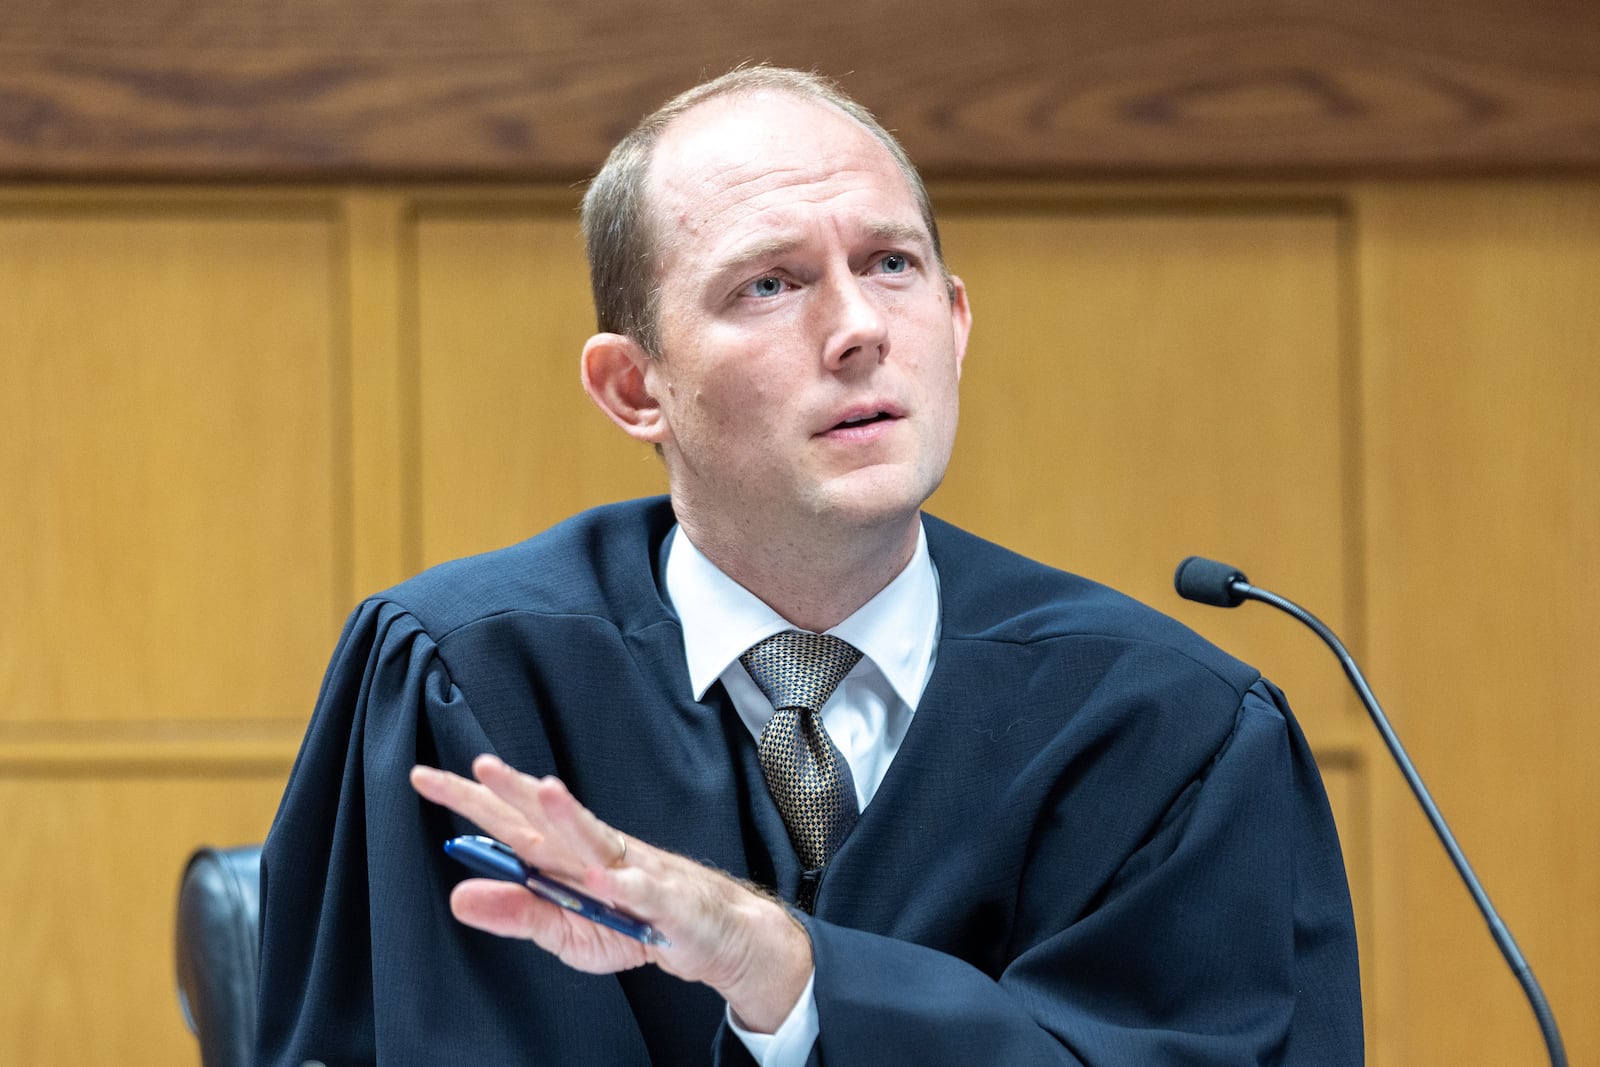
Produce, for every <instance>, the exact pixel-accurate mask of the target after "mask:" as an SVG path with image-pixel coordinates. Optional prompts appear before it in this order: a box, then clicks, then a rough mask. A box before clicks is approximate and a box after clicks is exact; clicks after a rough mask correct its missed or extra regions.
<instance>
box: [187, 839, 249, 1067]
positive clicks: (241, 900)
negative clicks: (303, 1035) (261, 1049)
mask: <svg viewBox="0 0 1600 1067" xmlns="http://www.w3.org/2000/svg"><path fill="white" fill-rule="evenodd" d="M260 916H261V846H260V845H242V846H240V847H238V848H201V849H196V850H195V852H194V854H193V855H191V856H190V857H189V863H188V865H187V866H186V867H185V868H184V872H183V882H182V883H181V884H180V886H179V887H178V921H177V949H178V1004H179V1005H180V1006H181V1007H182V1008H183V1018H184V1021H185V1022H187V1023H188V1024H189V1029H190V1030H191V1031H192V1032H193V1033H194V1034H195V1036H196V1037H198V1038H199V1039H200V1062H201V1063H202V1064H204V1065H205V1067H248V1064H249V1063H250V1056H251V1052H252V1050H253V1049H254V1046H255V1034H256V987H257V974H256V971H257V967H258V965H259V963H260V959H259V954H260V945H259V941H258V938H257V933H258V930H259V928H260Z"/></svg>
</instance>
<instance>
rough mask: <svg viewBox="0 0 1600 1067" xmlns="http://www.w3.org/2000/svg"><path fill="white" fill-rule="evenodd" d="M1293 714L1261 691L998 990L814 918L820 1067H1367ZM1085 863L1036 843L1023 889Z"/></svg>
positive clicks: (1065, 846)
mask: <svg viewBox="0 0 1600 1067" xmlns="http://www.w3.org/2000/svg"><path fill="white" fill-rule="evenodd" d="M1281 700H1282V697H1281V695H1280V694H1278V693H1277V691H1276V690H1275V689H1273V688H1272V687H1271V686H1269V685H1268V684H1266V683H1265V682H1258V683H1257V684H1256V685H1255V686H1254V687H1253V688H1251V689H1250V690H1249V691H1248V693H1247V694H1246V696H1245V697H1244V699H1243V701H1242V702H1241V704H1240V706H1239V709H1238V712H1237V717H1236V722H1235V725H1234V729H1233V731H1232V732H1231V734H1230V735H1229V736H1228V738H1227V740H1226V742H1225V743H1224V744H1223V746H1222V747H1221V749H1220V750H1219V751H1218V752H1217V754H1216V755H1215V757H1214V758H1213V759H1212V761H1211V762H1210V764H1209V765H1208V766H1207V767H1206V769H1205V770H1204V772H1203V773H1202V774H1200V775H1199V776H1198V777H1197V778H1196V779H1195V780H1193V781H1191V782H1189V783H1188V784H1187V786H1186V787H1184V788H1183V789H1182V790H1181V792H1180V793H1179V795H1178V798H1177V800H1176V801H1175V802H1174V803H1173V804H1172V805H1171V806H1170V808H1169V809H1168V811H1167V812H1166V813H1165V816H1164V817H1163V819H1162V820H1161V821H1160V824H1159V825H1158V826H1157V827H1156V828H1155V829H1154V830H1153V831H1152V833H1151V834H1150V835H1149V836H1148V837H1147V838H1146V840H1145V841H1144V842H1143V843H1142V844H1141V845H1140V847H1139V848H1138V849H1137V850H1136V851H1135V852H1133V853H1132V854H1131V855H1129V856H1128V857H1127V859H1126V860H1125V862H1124V863H1123V864H1122V866H1121V869H1120V870H1119V872H1118V873H1117V875H1116V876H1115V878H1114V879H1113V880H1112V881H1111V883H1110V884H1109V885H1107V886H1106V887H1105V889H1104V891H1103V892H1102V893H1101V894H1100V896H1099V897H1098V898H1097V899H1096V901H1095V902H1094V903H1093V905H1092V906H1091V907H1090V908H1088V909H1087V910H1085V911H1084V912H1083V913H1082V914H1078V915H1062V916H1059V917H1057V918H1056V919H1055V920H1054V921H1055V923H1056V925H1057V927H1058V929H1056V932H1054V933H1053V934H1052V935H1050V936H1047V937H1045V938H1043V939H1041V940H1039V941H1038V942H1037V943H1035V944H1033V945H1031V946H1030V947H1028V948H1026V949H1025V950H1024V951H1021V952H1020V954H1018V955H1016V956H1015V958H1013V959H1012V960H1011V962H1010V963H1009V964H1008V965H1007V966H1006V967H1005V969H1004V972H1003V973H1002V974H1001V975H1000V976H999V978H998V980H995V979H994V978H991V977H990V976H989V975H988V974H986V973H984V972H983V971H980V970H978V969H977V968H975V967H973V966H971V965H969V964H967V963H965V962H963V961H961V960H959V959H957V958H955V957H953V956H949V955H945V954H943V953H940V952H937V951H934V950H932V949H929V948H926V947H922V946H919V945H914V944H909V943H906V942H901V941H896V940H892V939H889V938H885V937H882V936H878V935H874V934H870V933H865V932H861V931H857V930H851V929H847V928H844V927H841V926H837V925H833V924H830V923H826V922H822V921H818V920H814V919H807V920H806V923H807V927H808V930H809V932H810V934H811V937H812V943H813V946H814V950H815V960H816V1000H817V1010H818V1015H819V1022H820V1036H819V1038H818V1042H817V1045H816V1046H815V1048H814V1049H813V1052H812V1058H811V1062H812V1063H813V1064H824V1065H829V1064H855V1063H872V1064H908V1065H916V1067H940V1065H957V1064H973V1063H997V1064H998V1063H1003V1064H1007V1065H1008V1067H1019V1065H1031V1064H1041V1065H1042V1064H1088V1065H1091V1067H1119V1065H1126V1067H1156V1065H1161V1064H1174V1065H1178V1064H1182V1065H1185V1067H1203V1065H1212V1064H1215V1065H1219V1067H1221V1065H1229V1067H1234V1065H1238V1064H1256V1063H1272V1064H1280V1063H1281V1064H1341V1065H1344V1064H1359V1063H1360V1062H1361V1058H1362V1033H1361V1009H1360V997H1359V981H1358V977H1357V974H1356V958H1355V951H1354V944H1355V942H1354V930H1353V927H1352V924H1351V919H1350V904H1349V896H1348V891H1347V889H1346V885H1345V879H1344V870H1343V862H1342V860H1341V858H1340V855H1339V851H1338V844H1337V837H1336V833H1335V830H1334V827H1333V823H1332V816H1331V813H1330V812H1329V809H1328V805H1327V800H1326V796H1325V795H1324V793H1323V790H1322V786H1321V781H1320V778H1319V777H1318V775H1317V771H1316V767H1315V764H1314V762H1313V761H1312V758H1311V755H1310V752H1309V749H1308V748H1307V746H1306V743H1305V740H1304V738H1303V736H1301V734H1300V732H1299V730H1298V728H1297V727H1296V726H1295V724H1294V722H1293V720H1292V719H1291V718H1290V717H1288V716H1287V715H1286V714H1285V713H1284V712H1283V711H1282V710H1281V703H1280V702H1281ZM1064 795H1065V797H1066V798H1067V799H1066V800H1064V801H1063V802H1064V803H1070V802H1071V791H1070V790H1068V791H1067V792H1066V793H1065V794H1064ZM1046 821H1048V820H1046ZM1070 850H1071V846H1070V844H1069V843H1067V842H1062V841H1050V840H1048V839H1045V840H1041V841H1040V843H1039V848H1038V849H1037V850H1036V853H1035V854H1034V855H1033V856H1032V857H1030V860H1029V862H1030V864H1031V865H1034V866H1035V867H1036V868H1038V869H1037V870H1035V871H1034V872H1031V873H1030V876H1029V879H1028V881H1029V882H1030V883H1033V884H1036V885H1037V884H1039V880H1040V879H1044V882H1043V884H1044V885H1045V886H1048V884H1049V878H1050V873H1049V872H1050V869H1051V867H1052V865H1055V866H1056V867H1057V868H1058V869H1059V866H1060V865H1062V864H1070V863H1071V862H1072V859H1071V851H1070ZM1030 892H1032V893H1033V895H1035V896H1040V895H1041V894H1039V893H1037V892H1036V891H1032V890H1030ZM1044 895H1046V896H1047V894H1044ZM1028 906H1030V907H1039V908H1045V909H1047V908H1048V907H1049V904H1048V901H1047V900H1045V901H1043V902H1039V901H1036V902H1035V903H1033V904H1031V905H1028ZM729 1051H732V1050H729ZM738 1061H739V1057H737V1056H736V1055H730V1056H728V1057H727V1058H726V1062H730V1063H731V1062H738Z"/></svg>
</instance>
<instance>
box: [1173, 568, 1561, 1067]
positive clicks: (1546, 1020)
mask: <svg viewBox="0 0 1600 1067" xmlns="http://www.w3.org/2000/svg"><path fill="white" fill-rule="evenodd" d="M1191 561H1193V562H1194V563H1196V564H1202V565H1205V564H1211V561H1209V560H1201V559H1199V558H1197V557H1190V559H1188V560H1185V561H1184V562H1183V563H1182V564H1180V565H1179V567H1178V575H1177V578H1178V583H1177V584H1178V592H1179V593H1180V594H1181V595H1182V596H1184V597H1185V598H1187V599H1190V600H1199V601H1200V602H1202V603H1208V604H1212V605H1214V606H1217V607H1234V606H1236V605H1238V604H1239V603H1240V602H1241V601H1243V600H1258V601H1260V602H1261V603H1263V604H1268V605H1270V606H1272V607H1275V608H1277V609H1278V610H1279V611H1282V612H1284V613H1286V614H1288V615H1290V616H1292V617H1294V618H1296V619H1298V620H1299V621H1300V622H1302V623H1304V624H1305V625H1306V626H1307V627H1309V628H1310V630H1311V631H1312V632H1313V633H1315V634H1316V635H1317V636H1318V637H1320V638H1322V640H1323V643H1324V644H1326V645H1327V646H1328V647H1329V648H1331V649H1332V650H1333V654H1334V655H1335V656H1337V657H1339V665H1340V666H1342V667H1343V668H1344V673H1345V675H1346V676H1347V677H1348V678H1349V679H1350V683H1351V685H1353V686H1355V690H1356V695H1357V696H1359V697H1360V698H1361V703H1362V704H1364V705H1365V706H1366V709H1367V714H1368V715H1370V716H1371V717H1372V724H1373V725H1374V726H1376V727H1377V728H1378V733H1379V734H1380V735H1382V737H1383V743H1384V744H1385V745H1387V746H1388V748H1389V754H1390V755H1391V756H1393V757H1394V761H1395V763H1396V764H1397V765H1399V767H1400V773H1401V775H1403V776H1404V777H1405V780H1406V784H1407V785H1408V786H1410V787H1411V792H1412V793H1413V794H1414V795H1415V796H1416V798H1417V803H1419V804H1421V805H1422V810H1423V812H1424V813H1426V814H1427V816H1428V822H1429V823H1430V824H1431V825H1432V826H1433V832H1434V833H1435V834H1437V835H1438V837H1439V842H1440V843H1441V844H1442V845H1444V850H1445V851H1446V852H1447V853H1449V855H1450V862H1451V863H1453V864H1455V868H1456V873H1458V874H1459V875H1460V876H1461V880H1462V881H1463V882H1465V883H1466V886H1467V892H1469V893H1471V894H1472V899H1473V902H1474V903H1475V904H1477V906H1478V911H1479V912H1481V913H1482V915H1483V918H1484V921H1486V922H1487V923H1488V924H1489V933H1490V935H1491V936H1493V938H1494V943H1495V944H1496V945H1498V946H1499V948H1500V953H1501V955H1503V956H1504V957H1505V959H1506V963H1507V964H1509V965H1510V967H1511V971H1512V973H1513V974H1515V975H1516V977H1517V982H1518V983H1519V984H1520V985H1521V986H1522V991H1523V994H1524V995H1525V996H1526V997H1527V998H1528V1003H1529V1005H1531V1006H1532V1008H1533V1014H1534V1016H1535V1018H1537V1019H1538V1021H1539V1032H1540V1033H1541V1034H1542V1035H1543V1037H1544V1044H1545V1049H1546V1050H1547V1051H1548V1052H1549V1055H1550V1063H1551V1065H1552V1067H1567V1052H1566V1049H1565V1047H1564V1046H1563V1045H1562V1043H1561V1032H1560V1031H1559V1030H1558V1029H1556V1018H1555V1015H1554V1013H1552V1012H1551V1010H1550V1004H1549V1002H1548V1001H1547V1000H1545V996H1544V990H1542V989H1540V988H1539V981H1538V979H1536V978H1535V977H1534V976H1533V969H1532V968H1531V967H1529V966H1528V961H1527V960H1526V959H1525V958H1524V957H1523V955H1522V950H1521V949H1519V948H1518V947H1517V942H1516V940H1515V939H1514V938H1513V937H1512V936H1511V931H1510V930H1508V929H1507V928H1506V924H1505V923H1504V922H1503V921H1501V919H1500V915H1499V913H1498V912H1496V911H1495V909H1494V905H1493V904H1491V903H1490V902H1489V894H1488V893H1486V892H1484V889H1483V883H1482V882H1480V881H1478V876H1477V875H1476V874H1475V873H1473V870H1472V865H1471V864H1470V863H1468V862H1467V857H1466V855H1465V854H1464V853H1463V852H1462V851H1461V846H1460V845H1458V844H1456V838H1455V835H1454V834H1452V833H1451V832H1450V827H1449V826H1447V825H1446V824H1445V821H1444V816H1443V815H1442V814H1440V812H1439V808H1438V806H1437V805H1436V804H1434V802H1433V797H1432V795H1430V794H1429V792H1428V787H1427V786H1425V785H1423V784H1422V778H1421V776H1419V775H1418V774H1417V769H1416V767H1414V766H1413V765H1412V763H1411V757H1409V756H1407V755H1406V750H1405V747H1404V746H1403V745H1401V744H1400V738H1399V737H1397V736H1395V732H1394V730H1393V728H1391V727H1390V725H1389V718H1388V716H1386V715H1385V714H1384V713H1383V708H1381V707H1380V706H1379V705H1378V698H1377V697H1376V696H1374V695H1373V692H1372V687H1371V686H1369V685H1368V684H1367V679H1366V677H1365V676H1364V675H1363V674H1362V673H1361V668H1360V667H1358V666H1357V665H1356V661H1355V658H1354V657H1353V656H1351V655H1350V652H1349V650H1348V649H1346V648H1345V647H1344V643H1343V642H1342V641H1340V640H1339V638H1338V636H1337V635H1336V634H1335V633H1334V632H1333V631H1332V630H1330V629H1329V628H1328V627H1327V626H1326V625H1325V624H1324V623H1323V622H1322V620H1320V619H1318V618H1317V617H1316V616H1315V615H1313V614H1311V613H1310V612H1309V611H1307V610H1306V609H1305V608H1302V607H1301V606H1300V605H1298V604H1296V603H1294V602H1293V601H1292V600H1289V599H1287V598H1285V597H1281V596H1279V595H1278V594H1277V593H1274V592H1271V591H1269V590H1266V589H1260V588H1257V587H1256V586H1253V585H1251V584H1250V582H1249V581H1248V580H1247V579H1246V578H1245V576H1244V575H1243V574H1242V573H1241V572H1239V571H1238V570H1234V569H1232V568H1226V567H1222V565H1216V564H1212V567H1222V570H1223V571H1225V572H1226V573H1220V574H1219V576H1220V577H1221V579H1222V581H1223V583H1224V587H1225V592H1224V593H1222V595H1220V596H1217V595H1215V594H1213V596H1211V597H1206V596H1204V595H1201V596H1195V595H1192V594H1193V592H1194V590H1193V589H1192V588H1186V586H1185V583H1184V581H1183V576H1184V571H1185V569H1186V568H1187V567H1188V566H1189V564H1190V562H1191Z"/></svg>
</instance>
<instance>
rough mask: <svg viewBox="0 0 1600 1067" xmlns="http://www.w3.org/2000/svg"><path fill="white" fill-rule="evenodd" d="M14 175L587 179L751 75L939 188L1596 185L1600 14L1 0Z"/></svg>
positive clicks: (1, 87)
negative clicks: (896, 145)
mask: <svg viewBox="0 0 1600 1067" xmlns="http://www.w3.org/2000/svg"><path fill="white" fill-rule="evenodd" d="M3 2H4V5H5V7H6V8H9V9H11V10H8V11H4V12H3V13H0V19H3V21H0V25H3V26H4V27H5V29H4V31H0V178H5V179H9V180H13V181H15V180H28V179H36V180H50V181H54V180H74V179H107V178H110V179H123V178H134V179H154V180H202V181H212V180H230V181H238V180H250V179H269V180H283V179H299V180H329V179H334V180H347V179H355V180H381V179H389V178H397V179H418V178H421V179H459V178H473V179H501V180H551V179H553V180H571V179H577V178H581V177H582V176H584V175H586V174H588V173H590V172H591V171H592V170H593V169H594V168H595V167H596V166H597V165H598V163H599V161H600V160H601V159H602V158H603V157H604V154H605V152H606V151H607V149H608V148H609V146H610V145H611V144H612V143H613V142H614V140H615V139H616V138H617V137H618V136H619V135H620V133H621V132H622V131H623V130H625V129H626V128H627V127H628V126H629V125H631V123H632V122H633V121H634V120H635V119H636V118H637V117H638V116H639V115H640V114H642V113H644V112H645V111H647V110H649V109H650V108H651V107H653V106H655V105H656V104H658V103H659V102H661V101H662V100H663V99H664V98H665V97H667V96H668V95H670V94H671V93H672V92H674V91H676V90H678V89H681V88H683V87H686V86H687V85H690V84H692V83H693V82H695V81H697V80H699V78H700V77H701V76H702V74H707V73H718V72H721V71H722V70H724V69H727V68H728V67H730V66H732V65H733V64H735V63H737V62H740V61H745V60H770V61H774V62H778V63H785V64H792V65H798V66H808V67H809V66H815V67H818V68H819V69H823V70H824V71H826V72H828V73H831V74H834V75H835V76H837V77H839V78H840V79H841V80H842V81H843V82H844V83H845V85H846V87H847V88H849V89H850V90H851V91H852V92H853V93H855V94H856V95H857V96H859V97H860V98H861V99H862V100H863V101H864V102H866V103H867V104H868V105H869V106H871V107H873V108H874V109H875V110H876V111H877V112H878V113H879V115H880V116H882V117H883V118H884V120H885V122H886V124H887V125H889V126H891V127H893V128H895V129H897V130H898V131H899V132H900V133H901V135H902V136H903V138H904V140H905V142H906V144H907V146H908V148H909V149H910V150H911V153H912V155H913V157H914V158H916V159H917V160H918V162H919V163H920V164H921V165H922V166H923V168H924V169H925V170H926V172H927V173H928V174H929V175H930V176H934V177H945V178H980V179H990V178H997V177H1067V178H1090V179H1092V178H1127V177H1146V178H1171V177H1190V176H1210V177H1268V178H1283V177H1291V178H1298V177H1352V176H1354V177H1365V176H1371V177H1391V176H1400V175H1423V176H1441V175H1483V174H1535V173H1548V174H1576V173H1582V174H1600V4H1596V3H1593V2H1592V0H1541V2H1537V3H1536V2H1533V0H1527V2H1522V3H1513V2H1509V0H1452V2H1449V3H1443V2H1438V0H1299V2H1293V0H987V2H984V3H971V2H957V0H924V2H922V3H920V4H909V5H908V4H906V3H903V2H899V0H894V2H891V0H852V2H848V3H847V2H841V0H811V2H810V3H806V4H793V3H778V2H776V0H740V2H736V3H720V4H710V3H704V2H700V3H696V2H692V0H619V2H606V0H594V2H592V3H588V4H574V3H567V2H560V3H558V2H555V0H229V2H228V3H225V4H224V3H216V2H214V0H151V2H150V3H145V4H126V3H120V2H116V0H89V2H86V3H82V4H75V5H72V6H71V7H70V8H67V9H63V8H62V7H61V5H55V4H39V3H26V2H24V0H3Z"/></svg>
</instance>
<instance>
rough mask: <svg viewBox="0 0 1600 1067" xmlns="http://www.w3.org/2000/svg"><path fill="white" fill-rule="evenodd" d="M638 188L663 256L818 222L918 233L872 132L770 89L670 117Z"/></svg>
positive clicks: (907, 190)
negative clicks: (644, 180) (909, 229)
mask: <svg viewBox="0 0 1600 1067" xmlns="http://www.w3.org/2000/svg"><path fill="white" fill-rule="evenodd" d="M647 188H648V197H649V204H650V210H651V214H652V216H653V217H654V222H655V224H656V225H657V226H658V227H659V230H658V236H659V237H660V238H661V240H662V244H663V251H664V252H665V253H667V255H668V257H669V258H670V257H671V256H672V254H673V252H674V251H684V250H687V249H689V248H702V249H706V250H709V249H707V248H706V246H712V245H714V246H721V245H726V244H728V243H737V242H739V241H740V240H743V239H745V238H747V237H748V238H758V237H761V236H764V235H769V234H770V232H771V231H775V230H783V229H784V228H786V227H794V226H801V225H804V224H806V223H807V222H808V221H817V220H826V221H831V222H834V223H851V222H854V223H858V224H862V225H865V226H868V227H879V228H881V227H883V226H885V225H888V224H898V225H899V226H902V227H912V228H915V229H917V230H919V231H921V230H925V226H924V225H923V223H922V215H921V212H920V210H919V206H918V203H917V199H916V196H915V194H914V193H913V192H912V189H911V185H910V183H909V182H908V181H907V179H906V176H905V174H904V173H903V172H902V171H901V169H900V167H899V166H898V164H897V163H896V162H895V158H894V156H893V155H891V154H890V152H889V150H888V148H887V147H885V146H884V144H883V143H882V142H881V141H879V140H878V138H877V137H875V136H874V135H873V134H872V132H871V131H869V130H868V129H867V128H866V127H864V126H862V125H861V124H860V123H859V122H857V121H856V120H855V119H853V118H851V117H850V116H849V115H847V114H845V113H844V112H842V111H840V110H838V109H837V108H835V107H832V106H831V105H828V104H826V103H823V102H821V101H814V100H810V99H806V98H804V97H799V96H795V95H792V94H788V93H782V92H773V91H769V90H763V91H757V92H750V93H738V94H730V95H728V96H721V97H716V98H713V99H711V100H708V101H706V102H705V103H702V104H700V105H698V106H696V107H695V108H693V109H692V110H690V111H689V112H687V113H685V114H684V115H682V116H680V117H678V118H677V119H676V120H674V121H673V123H672V124H671V125H670V126H668V127H667V129H666V130H665V131H664V132H663V133H662V135H661V138H660V140H659V141H658V142H657V145H656V149H655V152H654V153H653V155H652V158H651V162H650V170H649V177H648V182H647Z"/></svg>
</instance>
